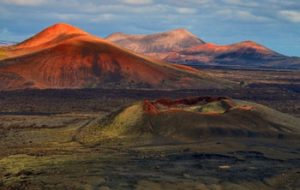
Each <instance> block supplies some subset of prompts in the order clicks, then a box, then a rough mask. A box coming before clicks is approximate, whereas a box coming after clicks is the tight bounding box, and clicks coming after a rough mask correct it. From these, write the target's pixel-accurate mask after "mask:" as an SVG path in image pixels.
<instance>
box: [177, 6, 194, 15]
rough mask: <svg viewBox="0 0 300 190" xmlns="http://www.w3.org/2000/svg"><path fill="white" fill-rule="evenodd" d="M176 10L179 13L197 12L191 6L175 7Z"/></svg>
mask: <svg viewBox="0 0 300 190" xmlns="http://www.w3.org/2000/svg"><path fill="white" fill-rule="evenodd" d="M176 11H177V12H178V13H179V14H195V13H197V10H196V9H193V8H187V7H180V8H176Z"/></svg>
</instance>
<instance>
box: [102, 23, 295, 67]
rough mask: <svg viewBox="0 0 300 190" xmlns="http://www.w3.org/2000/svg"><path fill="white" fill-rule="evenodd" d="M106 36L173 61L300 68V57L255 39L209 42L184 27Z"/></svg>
mask: <svg viewBox="0 0 300 190" xmlns="http://www.w3.org/2000/svg"><path fill="white" fill-rule="evenodd" d="M106 39H108V40H110V41H112V42H114V43H117V44H119V45H121V46H122V47H125V48H128V49H131V50H133V51H136V52H138V53H143V54H145V55H147V56H151V57H155V58H158V59H161V60H164V61H168V62H173V63H183V64H202V65H226V66H228V65H231V66H247V67H253V66H259V67H261V66H262V67H280V68H300V58H295V57H294V58H293V57H287V56H284V55H281V54H279V53H277V52H274V51H272V50H270V49H268V48H266V47H264V46H262V45H260V44H257V43H255V42H252V41H244V42H240V43H236V44H231V45H224V46H220V45H216V44H212V43H205V42H204V41H202V40H200V39H199V38H197V37H196V36H195V35H193V34H191V33H190V32H188V31H186V30H182V29H181V30H174V31H170V32H166V33H158V34H151V35H127V34H121V33H116V34H112V35H111V36H109V37H107V38H106ZM171 47H173V48H171Z"/></svg>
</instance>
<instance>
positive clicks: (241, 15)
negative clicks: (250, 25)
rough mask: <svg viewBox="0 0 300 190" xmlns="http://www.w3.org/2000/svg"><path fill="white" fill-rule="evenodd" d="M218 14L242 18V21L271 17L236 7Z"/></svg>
mask: <svg viewBox="0 0 300 190" xmlns="http://www.w3.org/2000/svg"><path fill="white" fill-rule="evenodd" d="M217 14H218V15H220V16H223V17H225V18H229V19H235V20H242V21H255V22H263V21H269V20H270V19H269V18H267V17H264V16H259V15H254V14H253V13H251V12H249V11H245V10H243V11H241V10H235V9H224V10H220V11H218V12H217Z"/></svg>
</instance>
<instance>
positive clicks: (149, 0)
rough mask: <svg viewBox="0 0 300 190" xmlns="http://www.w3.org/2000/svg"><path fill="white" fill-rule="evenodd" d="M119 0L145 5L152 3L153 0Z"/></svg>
mask: <svg viewBox="0 0 300 190" xmlns="http://www.w3.org/2000/svg"><path fill="white" fill-rule="evenodd" d="M121 2H123V3H126V4H132V5H146V4H152V3H153V0H121Z"/></svg>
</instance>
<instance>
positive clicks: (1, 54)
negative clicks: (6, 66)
mask: <svg viewBox="0 0 300 190" xmlns="http://www.w3.org/2000/svg"><path fill="white" fill-rule="evenodd" d="M5 57H7V53H6V50H4V49H3V48H0V59H3V58H5Z"/></svg>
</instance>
